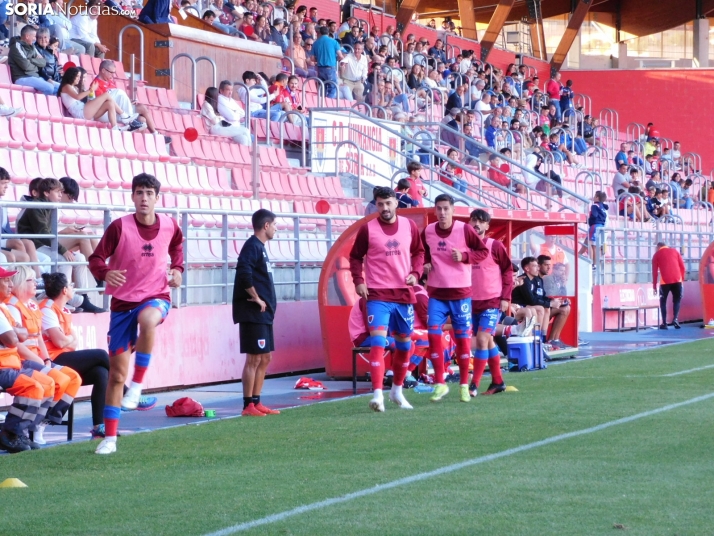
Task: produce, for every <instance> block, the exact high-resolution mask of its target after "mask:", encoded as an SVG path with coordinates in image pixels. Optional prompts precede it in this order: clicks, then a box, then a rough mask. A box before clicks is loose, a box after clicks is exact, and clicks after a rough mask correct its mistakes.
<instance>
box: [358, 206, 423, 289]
mask: <svg viewBox="0 0 714 536" xmlns="http://www.w3.org/2000/svg"><path fill="white" fill-rule="evenodd" d="M378 220H379V218H376V219H374V220H371V221H370V222H369V223H368V224H367V228H368V229H369V248H368V249H367V255H366V256H365V259H364V260H365V262H364V274H365V281H366V283H367V288H375V289H377V288H405V287H406V286H407V284H406V279H407V276H408V275H409V274H410V273H411V269H412V268H411V266H412V257H411V244H412V229H411V225H410V223H409V220H408V219H406V218H402V217H401V216H397V223H396V224H395V225H397V226H398V227H397V232H396V233H395V234H394V235H392V236H388V235H387V234H385V232H384V231H383V230H382V226H381V225H380V224H379V221H378Z"/></svg>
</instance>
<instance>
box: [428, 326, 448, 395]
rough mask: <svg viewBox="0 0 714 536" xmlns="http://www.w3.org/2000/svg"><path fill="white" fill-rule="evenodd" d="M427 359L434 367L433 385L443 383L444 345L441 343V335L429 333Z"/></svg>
mask: <svg viewBox="0 0 714 536" xmlns="http://www.w3.org/2000/svg"><path fill="white" fill-rule="evenodd" d="M429 359H431V365H432V366H433V367H434V383H445V382H444V345H443V343H442V342H441V333H438V334H431V333H429Z"/></svg>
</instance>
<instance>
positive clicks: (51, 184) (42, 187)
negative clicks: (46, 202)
mask: <svg viewBox="0 0 714 536" xmlns="http://www.w3.org/2000/svg"><path fill="white" fill-rule="evenodd" d="M60 188H62V184H60V181H58V180H57V179H42V180H41V181H40V184H39V185H38V186H37V193H38V194H39V196H40V199H43V198H44V197H45V194H48V193H50V192H51V191H52V190H59V189H60Z"/></svg>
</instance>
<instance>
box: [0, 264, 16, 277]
mask: <svg viewBox="0 0 714 536" xmlns="http://www.w3.org/2000/svg"><path fill="white" fill-rule="evenodd" d="M16 273H17V270H13V271H10V270H6V269H5V268H3V267H2V266H0V279H1V278H4V277H12V276H13V275H15V274H16Z"/></svg>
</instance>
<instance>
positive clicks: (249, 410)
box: [241, 404, 265, 417]
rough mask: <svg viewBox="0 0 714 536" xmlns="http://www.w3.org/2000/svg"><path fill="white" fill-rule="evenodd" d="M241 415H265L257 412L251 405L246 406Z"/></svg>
mask: <svg viewBox="0 0 714 536" xmlns="http://www.w3.org/2000/svg"><path fill="white" fill-rule="evenodd" d="M241 415H242V416H243V417H265V413H263V412H262V411H259V410H258V409H257V408H256V407H255V406H254V405H253V404H248V407H247V408H245V409H244V410H243V413H241Z"/></svg>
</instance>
